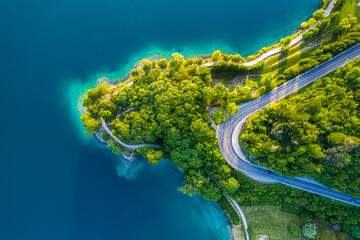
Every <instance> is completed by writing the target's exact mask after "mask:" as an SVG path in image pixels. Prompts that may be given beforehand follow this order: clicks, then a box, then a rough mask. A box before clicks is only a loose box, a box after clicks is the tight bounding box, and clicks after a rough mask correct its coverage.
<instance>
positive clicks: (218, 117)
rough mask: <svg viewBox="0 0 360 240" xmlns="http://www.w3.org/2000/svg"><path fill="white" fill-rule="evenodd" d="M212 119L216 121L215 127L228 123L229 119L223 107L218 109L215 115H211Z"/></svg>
mask: <svg viewBox="0 0 360 240" xmlns="http://www.w3.org/2000/svg"><path fill="white" fill-rule="evenodd" d="M210 117H211V118H212V120H213V121H214V123H215V125H220V124H222V123H224V122H226V119H227V117H226V114H225V112H224V109H223V108H221V107H219V108H218V109H216V111H215V112H214V113H212V114H211V115H210Z"/></svg>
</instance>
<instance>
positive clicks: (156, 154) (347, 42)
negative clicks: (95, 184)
mask: <svg viewBox="0 0 360 240" xmlns="http://www.w3.org/2000/svg"><path fill="white" fill-rule="evenodd" d="M326 4H328V1H327V2H326ZM344 5H345V6H346V1H345V0H338V1H336V4H335V6H334V11H333V13H331V14H330V15H329V16H327V17H325V18H324V17H323V14H324V13H323V11H320V12H317V13H316V14H314V16H313V18H312V19H313V20H311V19H310V20H309V21H308V22H305V23H304V24H301V26H300V28H301V29H302V31H306V32H305V33H306V34H304V36H303V41H301V42H300V43H299V44H297V45H295V46H290V45H289V43H290V42H291V38H285V39H282V41H281V42H280V46H283V47H282V49H281V53H279V54H276V55H275V56H273V57H271V58H269V59H267V60H262V61H259V62H257V63H256V64H253V65H251V66H248V65H246V64H245V63H249V62H250V61H253V60H254V58H256V55H254V56H249V57H248V58H247V59H245V58H243V57H241V56H240V55H238V54H236V55H229V54H223V53H221V52H220V51H215V52H214V53H213V54H212V56H211V57H210V58H208V59H202V58H196V57H195V58H188V59H184V57H183V56H182V55H180V54H178V53H174V54H173V55H172V56H171V59H161V60H158V61H149V60H146V59H144V60H142V61H141V62H140V66H139V67H137V68H134V69H133V70H132V72H131V76H130V78H129V79H128V80H127V81H125V82H123V83H119V84H114V85H113V84H105V83H100V84H99V85H98V86H97V88H94V89H90V90H88V92H87V94H86V95H85V97H84V99H83V106H84V107H85V108H86V112H85V113H84V114H83V115H82V116H81V120H82V122H83V125H84V126H85V127H86V129H87V133H86V134H87V135H88V136H92V135H94V134H95V135H96V136H97V137H98V138H99V140H101V141H103V142H106V144H107V145H108V147H109V148H111V149H112V151H113V152H114V153H115V154H123V155H124V156H125V157H129V158H130V157H132V158H133V157H136V156H138V155H142V156H143V157H144V158H146V159H148V162H149V163H151V164H154V165H156V164H157V163H158V162H159V161H160V160H161V159H168V160H171V161H172V162H173V163H174V164H176V165H177V167H178V168H179V170H180V171H182V172H183V174H184V185H183V186H182V187H181V188H179V190H180V191H182V192H183V193H185V194H188V195H190V196H191V195H194V194H195V195H201V196H202V197H203V198H204V199H206V200H209V201H217V202H219V203H223V202H224V198H225V197H231V198H233V199H234V200H236V201H237V202H238V203H240V204H241V205H245V206H249V205H256V204H270V205H282V206H288V209H292V210H288V211H289V212H291V213H293V214H296V215H298V216H300V217H301V218H302V219H304V220H305V221H310V220H311V219H313V218H319V219H321V220H322V221H325V222H327V223H331V224H334V225H341V226H342V227H343V230H344V231H345V232H348V233H350V234H352V235H353V236H360V227H359V223H360V209H359V208H357V207H353V206H349V205H346V204H343V203H339V202H334V201H332V200H330V199H327V198H324V197H321V196H317V195H315V194H311V193H308V192H303V191H301V190H297V189H293V188H287V187H286V186H283V185H279V184H276V185H267V184H261V183H257V182H255V181H253V180H251V179H249V178H247V177H245V176H244V175H242V174H241V173H240V172H238V171H236V170H234V169H232V168H231V167H230V166H229V165H228V164H227V163H226V162H225V160H224V157H223V156H222V154H221V152H220V150H219V148H218V139H217V138H216V132H215V130H214V128H213V127H215V125H219V124H221V123H224V122H225V121H226V120H227V118H228V117H229V116H232V115H235V114H236V113H237V111H238V107H237V104H238V103H242V102H246V101H249V100H253V99H256V98H257V97H259V96H262V95H264V94H266V93H268V92H270V91H271V90H273V89H274V88H276V87H277V86H280V85H281V84H283V83H285V82H286V81H287V80H290V79H292V78H294V77H296V76H298V75H299V74H301V73H303V72H306V71H308V70H310V69H312V68H313V67H316V66H318V65H319V64H321V63H323V62H326V61H327V60H329V59H330V58H332V57H333V56H335V55H337V54H339V53H341V52H342V51H344V50H346V49H348V48H350V47H351V46H354V45H355V44H357V43H359V42H360V26H359V24H358V20H357V18H356V17H355V16H345V17H342V16H343V13H342V11H345V10H344ZM314 21H315V23H316V22H317V25H316V27H315V28H312V29H310V30H307V29H308V28H309V26H310V25H311V24H314ZM292 39H293V38H292ZM274 46H277V45H274ZM269 49H273V47H271V48H269ZM269 49H266V50H269ZM264 52H266V51H265V50H264ZM300 56H301V57H300ZM237 77H242V78H243V79H245V81H241V82H239V83H238V84H233V82H234V80H233V79H237ZM359 79H360V67H359V60H357V61H355V62H353V63H350V64H348V65H347V66H346V67H343V68H342V69H340V70H338V71H336V73H333V74H332V75H331V76H328V77H327V78H323V79H321V80H318V81H317V82H316V83H314V84H313V85H312V86H311V87H310V88H308V89H307V90H302V92H303V93H301V94H298V95H296V96H292V97H289V98H288V99H285V100H283V101H281V102H279V103H277V104H274V105H270V106H268V107H267V108H266V109H264V110H262V111H260V112H258V113H257V114H255V115H253V116H251V117H250V118H249V119H248V121H247V123H246V125H245V127H244V128H243V132H242V134H241V137H240V139H241V143H242V144H243V146H244V148H245V149H246V151H248V156H249V157H250V159H252V161H253V162H256V163H260V164H262V165H264V166H268V167H270V168H273V169H274V170H276V171H278V172H279V173H280V174H286V175H289V176H300V175H307V176H311V177H313V178H316V179H318V180H319V181H320V182H322V183H324V184H325V185H327V186H330V187H333V188H335V189H338V190H340V191H345V192H348V193H351V194H354V195H357V196H359V181H358V180H357V178H358V174H359V170H360V169H359V158H360V156H359V138H360V135H359V132H360V126H359V87H360V83H359ZM130 145H131V146H134V147H133V149H136V150H132V149H129V148H126V147H124V146H130ZM356 177H357V178H356ZM222 206H226V204H222ZM225 210H226V209H225ZM284 211H285V210H284ZM228 212H230V214H229V215H230V220H231V221H232V222H233V221H235V220H232V218H231V210H229V211H228ZM236 221H238V220H236Z"/></svg>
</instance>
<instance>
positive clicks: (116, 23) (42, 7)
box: [0, 0, 320, 240]
mask: <svg viewBox="0 0 360 240" xmlns="http://www.w3.org/2000/svg"><path fill="white" fill-rule="evenodd" d="M319 2H320V1H318V0H302V1H295V0H276V1H268V0H252V1H245V0H236V1H235V0H227V1H221V2H220V1H214V0H209V1H204V0H197V1H190V0H184V1H164V0H156V1H145V0H122V1H113V0H103V1H98V0H87V1H85V0H79V1H70V0H63V1H45V0H33V1H25V0H11V1H10V0H5V1H0V34H1V35H0V36H1V38H0V46H1V58H0V81H1V83H2V87H1V90H2V91H1V94H0V100H1V103H3V106H2V111H1V118H0V121H1V126H2V129H1V131H0V136H1V138H0V139H1V140H0V141H1V144H0V189H1V198H0V212H1V214H0V239H6V240H12V239H16V240H17V239H20V240H28V239H36V240H38V239H54V240H55V239H124V240H133V239H134V240H139V239H158V240H162V239H164V240H165V239H166V240H169V239H171V240H172V239H181V240H182V239H188V240H192V239H194V240H195V239H196V240H197V239H206V240H208V239H209V240H211V239H216V240H218V239H220V240H222V239H228V238H229V233H228V224H227V223H226V219H225V217H224V215H223V214H222V212H221V211H220V210H219V209H218V207H217V206H216V205H215V204H214V203H207V202H204V201H203V200H202V199H201V198H199V197H193V198H190V197H187V196H184V195H182V194H180V193H179V192H178V191H177V190H176V188H177V187H179V186H181V184H182V177H181V174H180V173H179V172H178V171H177V170H176V168H175V167H174V166H173V165H171V164H169V163H166V162H163V163H161V164H160V166H157V167H152V166H149V165H147V164H145V162H144V161H139V162H138V163H137V165H136V166H134V167H133V168H131V170H130V172H128V173H126V174H125V173H124V168H123V167H121V166H119V161H118V159H117V158H116V157H115V156H114V155H112V154H111V153H110V152H109V151H106V150H104V149H102V148H99V147H98V146H96V144H95V142H94V141H93V140H91V139H86V138H85V137H84V136H83V134H82V131H83V130H84V129H83V128H82V127H81V124H80V121H79V120H78V117H79V113H78V112H77V111H76V100H77V96H78V94H79V93H81V92H82V91H83V90H84V89H87V88H89V87H92V86H93V85H94V84H95V81H96V78H97V77H100V76H103V75H104V74H105V75H109V73H113V74H110V75H111V76H110V77H111V78H112V79H116V78H118V77H120V78H121V77H123V76H124V74H125V73H126V72H128V71H129V70H130V68H131V67H132V65H133V64H134V63H135V62H136V61H138V60H139V59H141V58H143V57H146V56H149V55H153V54H165V55H169V54H170V53H172V52H174V51H178V52H181V53H182V54H184V55H191V54H199V53H209V52H211V51H213V50H216V49H221V50H224V51H228V52H232V53H235V52H237V53H240V54H242V55H248V54H252V53H253V52H255V51H256V50H258V49H259V48H261V47H263V46H266V45H269V44H271V43H273V42H275V41H277V40H278V39H279V38H281V37H284V36H286V35H287V34H289V33H291V32H292V31H294V30H295V28H296V26H298V25H299V24H300V23H301V21H303V20H305V19H306V18H307V17H309V16H310V15H311V13H312V12H314V11H315V10H316V9H317V8H318V5H319ZM124 174H125V176H123V175H124Z"/></svg>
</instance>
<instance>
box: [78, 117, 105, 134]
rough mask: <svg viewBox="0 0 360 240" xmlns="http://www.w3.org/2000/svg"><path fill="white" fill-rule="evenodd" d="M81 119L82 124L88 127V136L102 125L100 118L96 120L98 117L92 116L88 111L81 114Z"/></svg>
mask: <svg viewBox="0 0 360 240" xmlns="http://www.w3.org/2000/svg"><path fill="white" fill-rule="evenodd" d="M80 119H81V121H82V124H83V125H84V127H86V129H87V136H89V137H90V136H91V135H92V134H93V133H94V132H95V130H97V129H98V128H99V127H100V125H101V122H100V120H96V119H94V118H92V117H91V114H90V113H89V112H86V113H84V114H83V115H81V117H80Z"/></svg>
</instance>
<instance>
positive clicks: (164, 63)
mask: <svg viewBox="0 0 360 240" xmlns="http://www.w3.org/2000/svg"><path fill="white" fill-rule="evenodd" d="M167 64H168V62H167V60H166V59H164V58H163V59H160V60H159V61H158V65H159V67H160V68H166V67H167Z"/></svg>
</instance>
